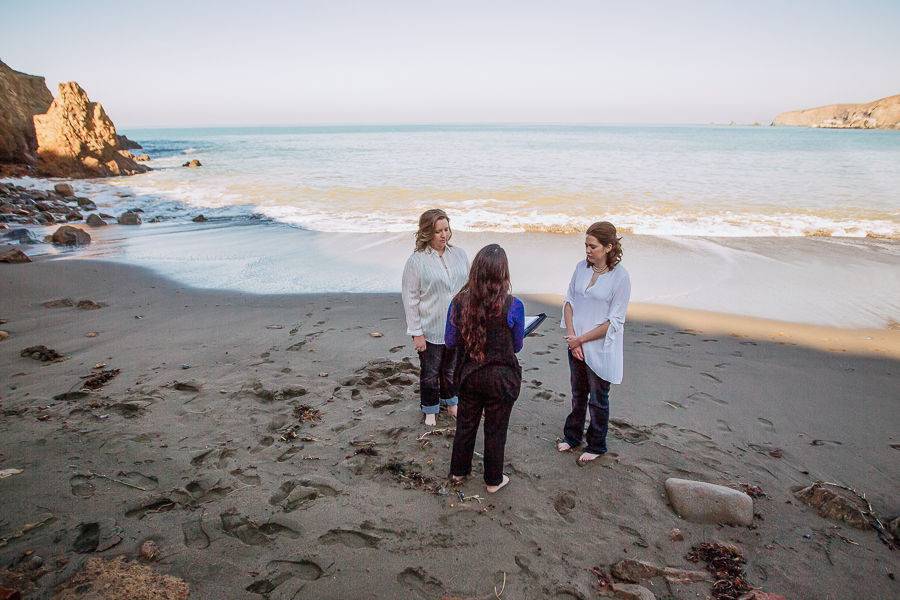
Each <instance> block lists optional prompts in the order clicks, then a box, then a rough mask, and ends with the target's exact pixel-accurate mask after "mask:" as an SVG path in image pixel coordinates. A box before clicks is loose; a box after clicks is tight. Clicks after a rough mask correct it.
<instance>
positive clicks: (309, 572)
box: [244, 560, 325, 596]
mask: <svg viewBox="0 0 900 600" xmlns="http://www.w3.org/2000/svg"><path fill="white" fill-rule="evenodd" d="M324 572H325V571H324V570H323V569H322V567H320V566H319V565H318V564H316V563H314V562H312V561H311V560H272V561H269V564H267V565H266V576H265V577H264V578H262V579H257V580H256V581H254V582H253V583H251V584H250V585H248V586H247V587H246V588H244V589H246V590H247V591H248V592H252V593H254V594H260V595H263V596H265V595H267V594H270V593H271V592H273V591H274V590H275V588H277V587H278V586H280V585H282V584H283V583H285V582H286V581H289V580H291V579H294V578H297V579H302V580H303V581H315V580H316V579H319V578H320V577H321V576H322V574H323V573H324Z"/></svg>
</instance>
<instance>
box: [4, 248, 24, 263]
mask: <svg viewBox="0 0 900 600" xmlns="http://www.w3.org/2000/svg"><path fill="white" fill-rule="evenodd" d="M0 262H4V263H10V264H16V263H30V262H31V259H30V258H28V255H27V254H25V253H24V252H22V251H21V250H19V249H18V248H9V249H7V250H0Z"/></svg>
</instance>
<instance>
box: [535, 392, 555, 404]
mask: <svg viewBox="0 0 900 600" xmlns="http://www.w3.org/2000/svg"><path fill="white" fill-rule="evenodd" d="M552 397H553V393H552V392H548V391H547V390H544V391H542V392H538V393H536V394H535V395H534V396H532V397H531V399H532V400H533V401H535V402H540V401H541V400H549V399H550V398H552Z"/></svg>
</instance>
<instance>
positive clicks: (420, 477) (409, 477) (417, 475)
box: [380, 460, 442, 494]
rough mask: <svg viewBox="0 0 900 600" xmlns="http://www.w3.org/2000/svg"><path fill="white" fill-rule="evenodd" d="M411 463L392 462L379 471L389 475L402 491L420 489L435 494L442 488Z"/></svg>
mask: <svg viewBox="0 0 900 600" xmlns="http://www.w3.org/2000/svg"><path fill="white" fill-rule="evenodd" d="M416 466H417V465H416V464H415V463H413V462H406V463H403V462H400V461H398V460H392V461H390V462H388V463H387V464H385V465H383V466H382V467H381V468H380V470H381V471H383V472H385V473H390V474H391V475H393V476H394V478H395V479H396V480H397V481H398V482H399V483H400V485H401V486H402V487H403V488H404V489H420V490H425V491H427V492H431V493H432V494H436V493H437V492H438V490H439V489H440V488H441V487H442V484H441V482H440V481H438V480H436V479H435V478H434V477H431V476H430V475H425V474H423V473H422V472H421V471H419V470H418V469H417V468H416Z"/></svg>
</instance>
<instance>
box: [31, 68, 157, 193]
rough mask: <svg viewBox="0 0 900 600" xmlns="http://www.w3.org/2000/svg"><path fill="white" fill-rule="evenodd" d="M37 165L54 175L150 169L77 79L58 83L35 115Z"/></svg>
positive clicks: (46, 173)
mask: <svg viewBox="0 0 900 600" xmlns="http://www.w3.org/2000/svg"><path fill="white" fill-rule="evenodd" d="M34 129H35V134H36V136H37V142H38V168H39V170H40V171H41V172H42V173H43V174H45V175H49V176H51V177H103V176H114V175H133V174H135V173H144V172H146V171H149V170H150V169H149V168H148V167H146V166H144V165H141V164H138V163H137V162H135V161H134V159H133V157H132V154H131V153H130V152H128V151H127V150H123V149H121V148H119V141H118V138H117V134H116V126H115V125H113V122H112V121H111V120H110V119H109V117H108V116H107V115H106V111H105V110H103V106H101V105H100V104H98V103H96V102H91V101H90V99H89V98H88V96H87V94H86V93H85V91H84V90H83V89H81V86H79V85H78V84H77V83H75V82H74V81H69V82H66V83H61V84H59V96H58V97H57V98H56V99H55V100H54V101H53V104H51V105H50V109H49V110H48V111H47V113H46V114H43V115H36V116H35V117H34Z"/></svg>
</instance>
